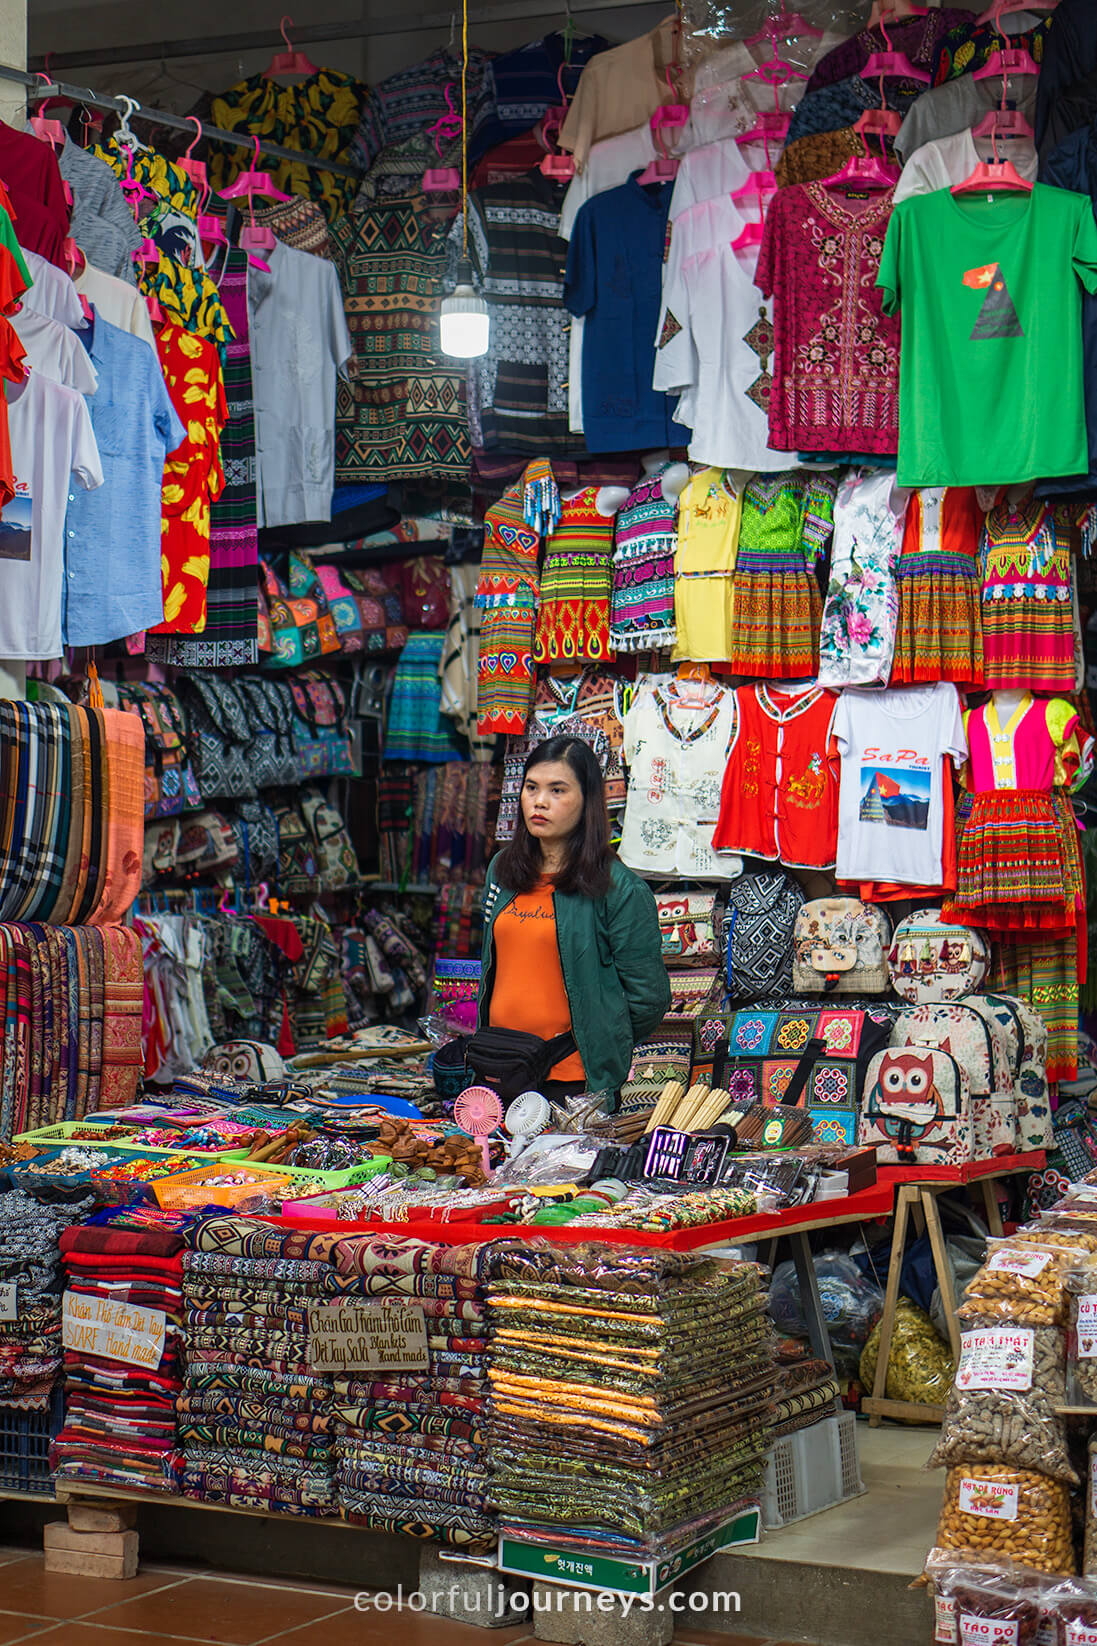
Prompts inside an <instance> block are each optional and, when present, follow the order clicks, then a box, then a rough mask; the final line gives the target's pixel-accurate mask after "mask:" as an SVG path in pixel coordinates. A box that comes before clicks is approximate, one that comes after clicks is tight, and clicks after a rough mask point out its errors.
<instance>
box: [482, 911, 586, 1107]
mask: <svg viewBox="0 0 1097 1646" xmlns="http://www.w3.org/2000/svg"><path fill="white" fill-rule="evenodd" d="M493 937H494V940H495V984H494V987H493V988H492V991H491V1006H490V1008H489V1011H488V1021H489V1022H490V1023H491V1025H492V1027H493V1028H495V1029H521V1030H522V1031H523V1032H524V1033H525V1034H536V1035H540V1036H541V1039H542V1040H551V1039H552V1037H553V1035H558V1034H564V1033H565V1032H566V1031H567V1030H568V1029H570V1028H571V1007H570V1005H569V1004H568V995H567V990H566V989H565V987H564V973H563V970H562V968H561V965H560V951H559V949H558V948H557V945H556V911H555V909H554V907H553V902H552V881H551V880H545V879H541V880H539V881H538V882H537V884H536V886H535V887H534V888H533V890H532V891H531V892H519V894H518V896H517V897H516V898H515V899H514V901H513V903H508V904H507V907H506V908H505V909H504V910H503V912H502V914H500V915H499V916H498V917H497V919H496V921H495V926H494V930H493ZM585 1078H586V1076H585V1074H584V1070H583V1060H582V1058H581V1057H580V1056H579V1053H578V1051H577V1050H576V1051H574V1052H572V1053H571V1055H570V1056H569V1057H565V1058H564V1059H563V1061H562V1062H560V1063H557V1064H556V1066H555V1068H553V1069H550V1071H549V1079H550V1080H584V1079H585Z"/></svg>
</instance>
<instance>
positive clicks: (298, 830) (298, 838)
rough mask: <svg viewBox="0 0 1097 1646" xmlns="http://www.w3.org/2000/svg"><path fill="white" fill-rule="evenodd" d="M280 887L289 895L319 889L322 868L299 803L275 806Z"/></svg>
mask: <svg viewBox="0 0 1097 1646" xmlns="http://www.w3.org/2000/svg"><path fill="white" fill-rule="evenodd" d="M274 815H275V818H276V820H277V823H278V888H279V890H280V891H281V892H283V893H284V894H286V895H287V896H288V895H290V894H292V893H294V892H313V891H319V889H320V878H319V876H320V870H319V864H318V859H317V855H316V846H315V843H314V841H313V838H312V833H311V830H310V829H309V827H308V824H307V823H306V822H305V819H304V817H303V816H302V815H301V812H300V809H299V808H298V807H297V806H296V805H285V806H276V807H275V809H274Z"/></svg>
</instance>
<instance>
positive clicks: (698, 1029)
mask: <svg viewBox="0 0 1097 1646" xmlns="http://www.w3.org/2000/svg"><path fill="white" fill-rule="evenodd" d="M896 1011H897V1008H896V1007H895V1006H893V1005H891V1004H889V1003H888V1002H886V1001H876V1000H874V1001H859V1002H846V1001H843V1002H842V1003H841V1005H835V1006H833V1007H830V1006H820V1005H819V1003H818V1001H817V1000H782V999H769V1000H765V1001H760V1002H759V1003H758V1004H757V1005H754V1006H747V1007H740V1008H739V1009H738V1010H735V1011H731V1012H727V1013H702V1014H701V1016H700V1017H699V1018H698V1020H697V1022H696V1024H695V1026H694V1064H693V1075H692V1078H693V1079H694V1080H704V1079H706V1078H708V1079H709V1080H710V1083H711V1084H712V1085H713V1086H714V1087H716V1086H723V1087H725V1088H726V1089H727V1090H728V1091H730V1092H731V1094H732V1096H733V1097H734V1098H735V1099H736V1100H737V1101H746V1102H755V1103H766V1104H771V1103H781V1102H783V1101H784V1094H785V1093H786V1091H787V1090H788V1087H789V1084H790V1082H791V1081H792V1078H793V1076H794V1075H795V1073H796V1069H797V1065H798V1063H799V1061H800V1058H801V1056H802V1055H803V1053H804V1052H805V1051H806V1050H807V1048H808V1046H809V1045H811V1044H813V1043H814V1044H815V1045H816V1047H817V1051H816V1055H815V1058H814V1062H813V1066H812V1068H811V1071H810V1073H809V1075H808V1079H807V1084H806V1086H805V1096H804V1102H805V1104H806V1106H807V1108H808V1109H809V1111H811V1112H812V1115H813V1118H814V1111H815V1110H816V1109H827V1110H830V1109H833V1110H836V1111H842V1112H843V1113H844V1114H845V1115H846V1116H847V1117H848V1115H849V1114H851V1113H853V1112H854V1111H855V1110H856V1108H857V1105H858V1103H859V1102H860V1099H861V1093H862V1089H863V1086H864V1080H865V1071H866V1069H867V1067H868V1064H869V1062H870V1060H871V1059H872V1058H873V1057H874V1056H875V1055H876V1053H877V1052H879V1051H881V1050H882V1049H883V1048H884V1047H886V1046H887V1045H888V1043H889V1041H890V1038H891V1034H892V1029H893V1027H894V1023H895V1016H896Z"/></svg>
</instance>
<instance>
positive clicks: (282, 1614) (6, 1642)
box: [0, 1424, 941, 1646]
mask: <svg viewBox="0 0 1097 1646" xmlns="http://www.w3.org/2000/svg"><path fill="white" fill-rule="evenodd" d="M935 1439H936V1431H935V1430H926V1429H909V1430H903V1429H897V1428H892V1427H888V1428H882V1429H877V1430H870V1429H869V1428H868V1427H867V1425H863V1424H862V1425H859V1426H858V1441H859V1448H860V1457H861V1472H862V1475H863V1477H864V1482H865V1486H866V1487H867V1488H868V1490H867V1492H866V1494H865V1496H863V1497H859V1498H855V1499H854V1500H853V1501H852V1502H850V1503H846V1504H843V1505H841V1506H840V1507H838V1508H835V1509H831V1510H829V1511H828V1512H827V1513H826V1514H820V1515H817V1516H813V1517H812V1518H810V1519H808V1520H804V1521H802V1522H800V1523H799V1524H797V1525H794V1526H790V1527H788V1528H787V1529H786V1530H784V1531H781V1532H771V1533H770V1534H768V1535H767V1536H766V1537H765V1538H763V1540H762V1542H761V1543H760V1544H759V1545H758V1546H757V1547H756V1548H753V1549H750V1550H744V1551H742V1553H743V1554H744V1555H746V1556H747V1557H748V1558H752V1559H755V1560H761V1561H765V1562H767V1564H768V1563H769V1562H772V1561H787V1562H791V1563H793V1564H794V1565H795V1564H798V1563H802V1564H804V1565H806V1566H809V1567H811V1566H819V1565H830V1564H838V1565H842V1566H848V1565H849V1564H850V1562H851V1553H850V1552H851V1551H854V1552H855V1553H854V1555H853V1556H852V1559H853V1563H854V1564H855V1565H856V1566H857V1567H858V1568H861V1569H865V1570H868V1569H872V1570H875V1571H881V1572H899V1573H901V1574H904V1575H905V1576H906V1577H912V1576H914V1575H916V1574H917V1573H918V1572H919V1571H921V1568H922V1562H923V1560H924V1558H925V1551H926V1549H927V1548H928V1547H929V1545H930V1544H931V1543H932V1541H933V1531H934V1527H935V1526H936V1519H937V1511H938V1508H939V1506H940V1498H941V1477H940V1475H939V1474H932V1473H927V1472H926V1471H925V1468H924V1464H925V1460H926V1458H927V1456H928V1455H929V1451H930V1449H931V1447H932V1444H933V1441H934V1440H935ZM790 1575H791V1574H790V1572H786V1573H783V1574H781V1575H780V1577H779V1578H778V1577H777V1574H776V1573H775V1579H776V1580H777V1581H783V1582H787V1581H789V1580H790ZM356 1592H358V1591H356V1590H355V1589H354V1588H353V1587H351V1586H350V1585H340V1584H335V1583H327V1584H324V1583H305V1582H289V1581H285V1582H278V1581H276V1580H272V1579H269V1578H257V1577H238V1576H232V1575H229V1574H226V1573H225V1572H221V1571H211V1570H208V1569H195V1568H193V1567H182V1566H170V1565H156V1564H150V1565H145V1564H142V1566H141V1570H140V1573H139V1575H138V1576H137V1577H136V1578H135V1579H133V1581H132V1582H128V1583H109V1582H105V1581H104V1580H102V1579H98V1578H81V1577H67V1576H61V1575H60V1574H57V1573H50V1572H46V1571H44V1570H43V1566H42V1556H41V1554H40V1553H38V1552H34V1551H31V1550H28V1549H26V1548H3V1547H0V1646H16V1643H17V1642H22V1641H35V1642H42V1643H43V1646H46V1643H47V1642H48V1643H49V1646H143V1643H144V1646H151V1643H152V1642H161V1641H164V1642H169V1643H171V1642H178V1643H180V1646H186V1643H187V1642H190V1643H192V1646H193V1643H194V1642H205V1646H267V1643H273V1642H277V1643H278V1646H510V1643H511V1642H515V1643H517V1642H522V1643H523V1646H532V1632H531V1620H529V1619H526V1620H524V1621H523V1622H521V1623H519V1624H518V1625H516V1626H515V1627H513V1628H506V1629H492V1630H490V1631H486V1630H483V1629H477V1628H473V1627H472V1626H470V1625H468V1624H462V1623H451V1622H449V1621H447V1620H445V1619H442V1618H434V1617H430V1616H426V1615H424V1614H423V1613H422V1612H417V1611H412V1610H410V1609H405V1610H403V1611H399V1612H397V1611H396V1610H393V1611H373V1612H371V1611H362V1610H356V1609H355V1605H354V1597H355V1594H356ZM763 1627H764V1625H763ZM675 1643H676V1646H789V1643H788V1642H782V1641H776V1640H772V1639H762V1638H759V1637H756V1636H753V1635H752V1636H746V1635H735V1634H724V1633H723V1632H714V1631H711V1630H705V1629H702V1628H696V1627H694V1626H693V1625H692V1624H691V1623H690V1621H689V1620H688V1619H683V1620H682V1623H681V1626H680V1628H679V1630H678V1633H677V1634H676V1636H675Z"/></svg>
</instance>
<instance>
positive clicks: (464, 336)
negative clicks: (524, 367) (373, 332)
mask: <svg viewBox="0 0 1097 1646" xmlns="http://www.w3.org/2000/svg"><path fill="white" fill-rule="evenodd" d="M462 20H463V29H462V36H461V211H462V215H463V225H462V227H463V236H462V242H461V261H460V262H459V263H458V265H457V284H456V286H455V287H454V289H453V291H452V292H451V293H450V295H449V296H448V297H443V299H442V303H441V307H440V309H439V322H440V324H439V332H440V341H441V345H442V353H443V354H448V355H451V356H452V357H453V358H454V359H455V360H475V359H477V358H478V357H479V356H480V355H482V354H486V353H487V352H488V330H489V327H490V320H489V317H488V306H487V304H486V303H485V301H484V299H483V298H482V297H481V296H480V293H479V292H478V291H477V290H476V288H475V286H474V285H473V283H472V264H471V263H470V262H469V255H468V251H469V159H468V125H467V122H468V97H467V92H466V79H467V75H468V66H469V6H468V0H462Z"/></svg>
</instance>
